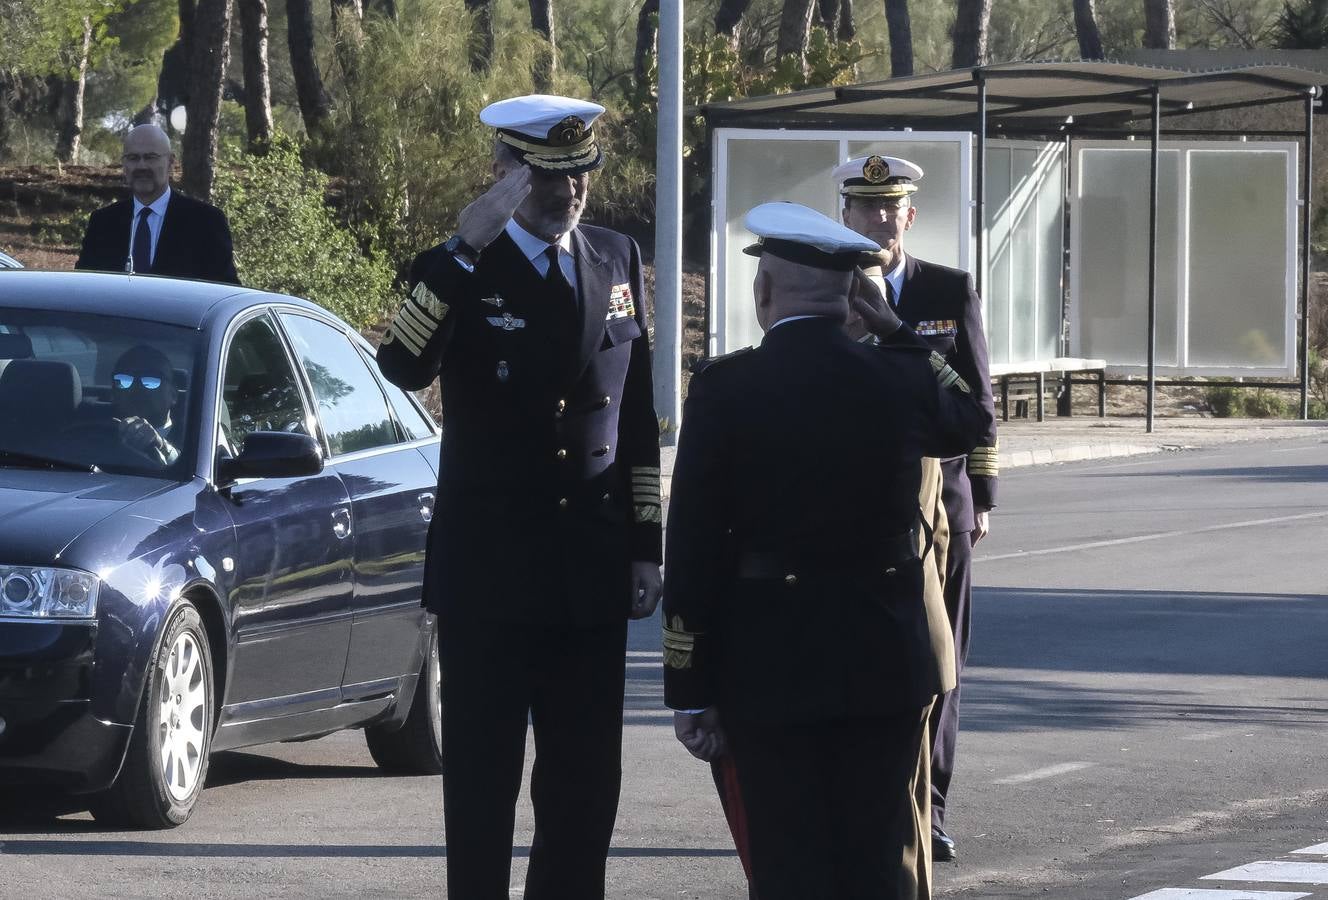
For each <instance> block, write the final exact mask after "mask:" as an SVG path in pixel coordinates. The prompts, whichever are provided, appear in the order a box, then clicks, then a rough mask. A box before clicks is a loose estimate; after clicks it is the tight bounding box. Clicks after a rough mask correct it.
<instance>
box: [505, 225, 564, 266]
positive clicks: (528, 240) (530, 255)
mask: <svg viewBox="0 0 1328 900" xmlns="http://www.w3.org/2000/svg"><path fill="white" fill-rule="evenodd" d="M507 235H508V237H510V238H511V239H512V240H513V242H515V243H516V245H517V247H519V248H520V249H521V252H522V253H523V254H525V257H526V259H528V260H530V261H531V262H534V261H535V257H537V256H540V255H542V254H543V253H544V251H545V250H548V249H549V247H551V246H552V244H550V243H549V242H548V241H546V240H544V238H542V237H536V236H535V235H533V234H531V233H530V232H529V231H526V229H524V228H522V227H521V226H520V224H518V223H517V221H516V218H515V217H514V218H511V219H508V220H507ZM558 246H559V248H561V249H562V250H563V251H565V252H566V253H569V254H570V253H571V252H572V234H571V232H568V233H567V234H564V235H563V236H562V237H560V238H558Z"/></svg>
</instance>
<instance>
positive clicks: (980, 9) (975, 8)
mask: <svg viewBox="0 0 1328 900" xmlns="http://www.w3.org/2000/svg"><path fill="white" fill-rule="evenodd" d="M990 22H991V0H959V5H958V9H957V10H956V13H955V24H954V52H953V55H952V57H951V62H950V67H951V68H952V69H968V68H972V67H973V66H981V65H985V64H986V62H987V26H988V24H989V23H990Z"/></svg>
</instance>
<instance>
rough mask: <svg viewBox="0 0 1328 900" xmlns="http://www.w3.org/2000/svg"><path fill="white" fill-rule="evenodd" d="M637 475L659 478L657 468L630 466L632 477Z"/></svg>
mask: <svg viewBox="0 0 1328 900" xmlns="http://www.w3.org/2000/svg"><path fill="white" fill-rule="evenodd" d="M637 475H654V476H655V477H656V478H658V477H659V466H632V477H634V478H635V477H636V476H637Z"/></svg>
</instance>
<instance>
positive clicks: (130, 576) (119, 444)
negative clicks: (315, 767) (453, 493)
mask: <svg viewBox="0 0 1328 900" xmlns="http://www.w3.org/2000/svg"><path fill="white" fill-rule="evenodd" d="M372 359H373V357H372V348H371V347H369V346H368V345H367V344H366V343H365V342H364V341H363V340H362V339H361V338H360V337H359V336H358V335H357V334H356V333H355V332H354V331H353V330H352V329H351V328H349V327H348V326H347V325H346V324H345V323H343V322H341V321H340V320H339V319H337V318H336V317H334V316H332V315H330V314H329V313H327V312H326V311H324V310H323V309H321V308H319V307H317V306H315V305H313V304H311V303H308V302H305V301H303V300H297V299H294V298H292V297H285V296H281V295H276V294H265V293H260V292H257V291H250V290H242V289H238V288H235V287H233V286H229V285H216V284H205V283H202V282H189V281H178V280H173V279H164V278H152V277H144V276H127V275H109V274H91V273H54V272H27V271H12V272H9V273H8V274H6V275H4V276H3V277H0V785H6V784H8V785H12V784H16V783H21V784H29V785H30V784H33V783H49V784H51V785H53V786H54V787H55V788H57V789H59V790H62V791H68V792H71V793H83V794H88V795H89V797H88V799H89V805H90V807H91V808H92V811H93V814H94V815H95V816H97V818H98V819H99V820H103V821H108V822H116V823H125V824H135V825H140V826H149V827H152V826H156V827H164V826H170V825H177V824H179V823H181V822H183V821H185V819H187V818H188V817H189V814H190V812H191V811H192V809H193V807H194V805H195V803H196V802H197V800H198V797H199V794H200V792H201V790H202V786H203V783H204V781H205V779H206V776H207V768H208V756H209V754H210V753H211V752H212V751H214V750H223V749H230V748H235V747H243V746H247V745H252V744H262V743H266V742H269V741H286V740H297V739H304V738H311V737H317V736H319V735H324V734H328V733H330V732H333V731H337V730H340V729H343V728H364V729H365V731H366V734H367V737H368V743H369V748H370V750H371V752H372V754H373V756H374V759H375V760H377V761H378V763H379V764H380V765H382V766H384V767H388V768H391V769H394V770H397V771H403V772H419V773H437V772H438V771H440V768H441V753H440V751H441V715H440V709H439V692H438V679H439V674H438V649H437V647H438V644H437V636H436V634H435V632H434V624H433V620H432V618H431V617H428V616H427V615H426V614H425V612H424V610H422V609H421V608H420V604H419V591H420V583H421V579H422V575H423V565H424V547H425V536H426V531H427V529H428V522H429V519H430V517H431V516H432V514H433V503H434V492H435V490H436V485H437V473H436V466H437V460H438V441H439V435H438V429H437V428H436V427H435V425H434V423H433V421H432V420H431V418H430V417H429V415H428V414H427V413H426V412H425V411H424V409H423V408H422V407H421V406H420V405H419V403H418V402H417V401H416V400H415V398H413V397H411V396H408V395H407V394H405V393H404V392H402V391H401V390H399V389H398V388H396V387H394V386H393V385H392V384H390V383H388V382H386V381H384V380H382V379H381V378H380V377H379V375H378V372H377V367H376V366H375V365H374V364H373V362H372Z"/></svg>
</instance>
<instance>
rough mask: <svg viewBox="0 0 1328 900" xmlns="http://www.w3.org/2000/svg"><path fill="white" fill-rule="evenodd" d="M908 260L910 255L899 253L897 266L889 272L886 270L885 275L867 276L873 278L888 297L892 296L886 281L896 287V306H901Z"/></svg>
mask: <svg viewBox="0 0 1328 900" xmlns="http://www.w3.org/2000/svg"><path fill="white" fill-rule="evenodd" d="M907 262H908V257H907V256H905V255H904V254H902V253H901V254H899V262H898V263H896V264H895V267H894V268H893V269H891V270H890V271H889V272H886V273H885V275H884V276H882V275H868V276H867V277H868V278H870V279H871V280H872V282H873V283H875V285H876V286H877V287H878V288H880V289H881V293H882V294H883V295H884V296H885V297H887V298H888V297H889V296H890V292H889V291H887V290H886V289H885V283H886V282H887V281H888V282H890V287H892V288H894V289H895V306H896V307H898V306H899V298H900V297H901V296H902V295H903V293H904V265H905V263H907Z"/></svg>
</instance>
